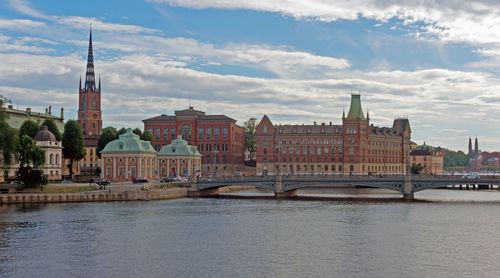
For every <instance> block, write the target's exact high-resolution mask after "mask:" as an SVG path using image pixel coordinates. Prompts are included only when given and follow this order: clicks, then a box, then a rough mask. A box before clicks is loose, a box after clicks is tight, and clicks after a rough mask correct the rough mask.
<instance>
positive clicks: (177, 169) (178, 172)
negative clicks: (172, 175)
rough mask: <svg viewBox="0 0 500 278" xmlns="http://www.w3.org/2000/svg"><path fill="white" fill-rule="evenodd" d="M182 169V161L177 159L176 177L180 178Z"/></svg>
mask: <svg viewBox="0 0 500 278" xmlns="http://www.w3.org/2000/svg"><path fill="white" fill-rule="evenodd" d="M180 167H181V160H180V159H177V168H176V169H175V171H176V172H177V173H176V176H178V177H180V176H181V175H180V171H179V168H180Z"/></svg>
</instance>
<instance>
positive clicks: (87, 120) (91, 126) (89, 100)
mask: <svg viewBox="0 0 500 278" xmlns="http://www.w3.org/2000/svg"><path fill="white" fill-rule="evenodd" d="M78 122H79V123H80V126H81V127H82V132H83V138H84V148H85V157H84V158H83V159H82V160H80V161H79V164H80V172H81V174H90V173H91V172H93V171H95V169H96V168H97V167H99V165H100V159H99V157H98V156H97V155H96V148H97V138H98V137H99V135H100V134H101V132H102V111H101V78H99V85H98V86H96V79H95V72H94V53H93V49H92V30H91V31H90V37H89V50H88V56H87V67H86V73H85V83H84V86H83V87H82V79H81V78H80V86H79V89H78ZM101 171H102V169H101Z"/></svg>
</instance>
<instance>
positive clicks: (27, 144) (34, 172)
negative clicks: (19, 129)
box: [17, 134, 46, 187]
mask: <svg viewBox="0 0 500 278" xmlns="http://www.w3.org/2000/svg"><path fill="white" fill-rule="evenodd" d="M18 152H19V169H18V171H17V177H18V179H19V180H20V181H22V182H23V183H24V185H25V186H26V187H33V186H36V185H40V184H42V183H44V181H46V179H44V177H43V171H42V170H40V169H38V168H39V167H40V166H42V165H43V164H44V163H45V151H44V150H42V149H40V148H39V147H37V146H36V144H35V141H34V140H33V139H32V138H31V137H30V136H29V135H27V134H24V135H22V136H21V137H20V138H19V147H18Z"/></svg>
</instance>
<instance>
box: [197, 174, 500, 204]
mask: <svg viewBox="0 0 500 278" xmlns="http://www.w3.org/2000/svg"><path fill="white" fill-rule="evenodd" d="M472 184H473V185H497V186H498V185H500V177H498V178H496V177H494V176H488V177H486V176H485V177H481V178H470V179H469V178H461V177H460V176H411V175H407V176H404V175H400V176H397V175H396V176H342V175H340V176H334V175H324V176H320V175H315V176H313V175H311V176H307V175H303V176H302V175H299V176H280V175H277V176H246V177H230V178H216V179H200V180H199V181H197V182H194V183H192V184H191V188H190V191H191V192H193V193H195V194H194V195H196V193H197V194H198V195H212V194H217V190H216V189H218V188H220V187H224V186H229V185H232V186H237V185H245V186H255V187H257V188H262V189H267V190H271V191H274V193H275V196H276V197H278V198H286V197H290V196H295V195H296V194H297V189H300V188H308V187H335V186H346V185H347V186H368V187H375V188H384V189H389V190H393V191H397V192H400V193H402V194H403V199H404V200H412V199H413V194H414V193H415V192H418V191H422V190H427V189H433V188H439V187H445V186H450V185H472Z"/></svg>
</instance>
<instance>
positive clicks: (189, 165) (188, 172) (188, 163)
mask: <svg viewBox="0 0 500 278" xmlns="http://www.w3.org/2000/svg"><path fill="white" fill-rule="evenodd" d="M186 160H187V175H188V176H190V177H192V176H193V169H191V159H189V158H186Z"/></svg>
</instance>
